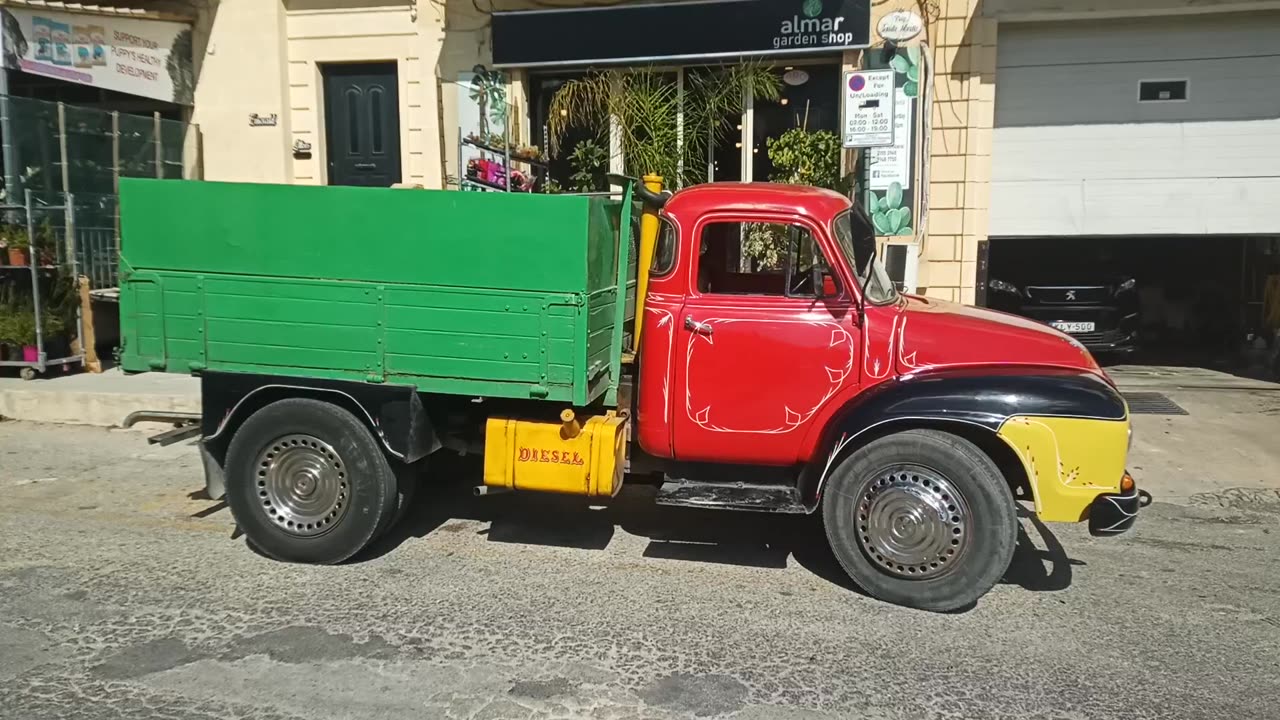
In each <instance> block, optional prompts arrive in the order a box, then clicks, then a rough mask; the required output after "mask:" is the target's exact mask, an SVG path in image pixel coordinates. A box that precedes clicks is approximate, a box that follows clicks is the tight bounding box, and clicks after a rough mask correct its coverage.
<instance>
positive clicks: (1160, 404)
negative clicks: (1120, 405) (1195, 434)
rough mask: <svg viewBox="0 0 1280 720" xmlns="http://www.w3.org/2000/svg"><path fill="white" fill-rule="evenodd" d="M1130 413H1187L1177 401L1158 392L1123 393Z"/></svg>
mask: <svg viewBox="0 0 1280 720" xmlns="http://www.w3.org/2000/svg"><path fill="white" fill-rule="evenodd" d="M1124 399H1125V402H1127V403H1129V414H1131V415H1189V414H1190V413H1188V412H1187V411H1186V410H1184V409H1182V406H1180V405H1178V403H1176V402H1174V401H1172V400H1170V399H1169V398H1168V397H1166V396H1165V395H1162V394H1160V393H1158V392H1131V393H1124Z"/></svg>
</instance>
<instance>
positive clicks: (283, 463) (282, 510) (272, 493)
mask: <svg viewBox="0 0 1280 720" xmlns="http://www.w3.org/2000/svg"><path fill="white" fill-rule="evenodd" d="M254 467H256V468H257V487H258V498H259V499H260V500H261V501H262V505H263V510H265V511H266V513H267V517H269V518H271V520H272V521H273V522H275V524H276V525H277V526H279V527H280V529H282V530H284V531H285V532H287V533H289V534H290V535H295V536H298V537H313V536H316V535H321V534H323V533H325V532H327V531H329V530H330V529H332V528H333V527H334V526H335V525H337V524H338V522H339V521H340V520H342V518H343V516H344V515H346V513H347V509H348V508H349V507H350V506H351V503H350V500H349V495H350V493H349V492H348V485H347V472H346V465H345V464H344V463H343V462H342V458H341V456H339V455H338V452H337V451H336V450H334V449H333V446H331V445H329V444H328V443H326V442H324V441H323V440H321V439H319V438H317V437H313V436H311V435H286V436H284V437H282V438H279V439H277V440H275V441H274V442H272V443H271V444H270V445H268V446H267V447H266V448H265V449H264V450H263V451H262V452H261V453H259V454H258V460H257V462H256V463H255V464H254Z"/></svg>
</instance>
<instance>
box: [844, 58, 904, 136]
mask: <svg viewBox="0 0 1280 720" xmlns="http://www.w3.org/2000/svg"><path fill="white" fill-rule="evenodd" d="M893 84H894V77H893V70H892V69H890V70H857V71H854V72H849V73H845V75H844V146H845V147H847V148H864V147H884V146H886V145H892V144H893V126H894V122H893V119H894V118H893V103H894V99H895V96H896V93H894V89H893Z"/></svg>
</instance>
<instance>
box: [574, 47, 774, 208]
mask: <svg viewBox="0 0 1280 720" xmlns="http://www.w3.org/2000/svg"><path fill="white" fill-rule="evenodd" d="M781 91H782V82H781V80H780V79H779V77H778V75H777V73H776V72H774V71H773V69H772V68H770V67H768V66H766V65H763V64H757V63H746V64H742V65H732V66H726V67H721V68H707V69H702V70H698V71H694V72H690V73H688V74H687V75H686V81H685V88H684V97H683V99H682V98H681V97H680V92H679V89H678V88H677V86H676V83H675V82H673V81H672V80H671V78H670V77H669V76H668V75H665V74H663V73H661V72H659V71H656V70H654V69H652V68H642V69H638V70H622V69H615V70H598V71H593V72H591V73H588V74H587V75H586V76H584V77H581V78H578V79H575V80H571V81H569V82H567V83H565V84H564V85H562V86H561V87H560V89H559V90H557V91H556V93H555V95H553V96H552V98H551V112H550V115H551V121H550V127H549V130H550V135H551V138H550V139H551V151H552V152H553V153H558V152H559V144H560V141H561V140H562V139H563V138H564V134H565V132H566V131H567V130H568V129H569V128H570V127H586V128H601V129H602V131H601V137H600V139H601V141H602V142H603V141H605V139H606V138H607V134H608V132H609V131H608V128H609V127H610V118H612V119H613V120H614V121H615V123H616V127H617V128H618V132H619V134H620V136H621V141H622V154H623V158H624V159H625V165H626V170H627V173H628V174H630V175H635V176H642V175H646V174H649V173H655V174H658V175H662V176H663V177H665V178H667V179H668V184H671V185H677V186H678V185H684V184H687V183H691V182H698V181H700V180H702V179H705V177H706V158H707V155H708V152H709V151H710V150H711V149H712V148H714V147H715V146H716V144H717V143H718V142H719V141H721V140H723V139H724V138H725V136H726V134H727V133H728V132H729V130H730V129H731V128H733V127H734V126H735V125H736V119H737V117H738V116H740V115H741V113H742V110H743V103H744V101H745V98H746V96H747V93H748V92H750V93H754V95H755V97H756V98H758V99H761V100H777V99H778V97H780V95H781ZM682 105H683V131H682V126H681V111H682ZM681 168H683V170H684V172H683V173H681ZM682 175H683V176H682Z"/></svg>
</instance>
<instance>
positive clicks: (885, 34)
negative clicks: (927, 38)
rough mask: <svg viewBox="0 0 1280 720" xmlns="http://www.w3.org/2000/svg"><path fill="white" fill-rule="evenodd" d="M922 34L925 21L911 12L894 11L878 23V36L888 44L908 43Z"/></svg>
mask: <svg viewBox="0 0 1280 720" xmlns="http://www.w3.org/2000/svg"><path fill="white" fill-rule="evenodd" d="M921 32H924V20H923V19H922V18H921V17H920V16H919V15H917V14H915V13H913V12H911V11H910V10H894V11H893V12H891V13H888V14H886V15H885V16H884V17H882V18H880V22H878V23H876V34H877V35H879V36H880V37H881V38H882V39H884V40H886V41H888V42H894V43H901V42H906V41H908V40H910V39H911V38H913V37H915V36H917V35H919V34H920V33H921Z"/></svg>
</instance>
